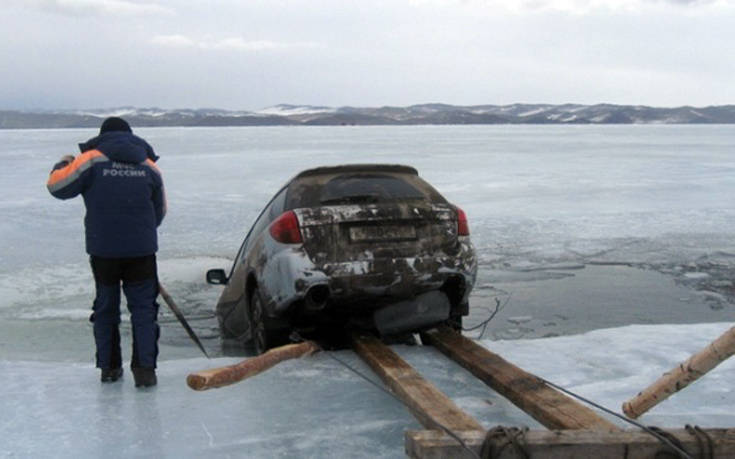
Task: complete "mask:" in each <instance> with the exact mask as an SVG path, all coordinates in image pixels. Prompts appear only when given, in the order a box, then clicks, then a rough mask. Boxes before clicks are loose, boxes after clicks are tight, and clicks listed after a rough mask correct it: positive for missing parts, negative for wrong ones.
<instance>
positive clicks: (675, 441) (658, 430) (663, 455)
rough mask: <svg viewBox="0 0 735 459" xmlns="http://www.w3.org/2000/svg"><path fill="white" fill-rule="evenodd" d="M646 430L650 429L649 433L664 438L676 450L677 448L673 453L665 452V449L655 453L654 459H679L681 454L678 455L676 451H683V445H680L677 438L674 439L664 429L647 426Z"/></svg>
mask: <svg viewBox="0 0 735 459" xmlns="http://www.w3.org/2000/svg"><path fill="white" fill-rule="evenodd" d="M648 428H649V429H651V431H653V432H656V433H657V434H658V435H661V436H662V437H664V438H666V439H667V440H669V441H670V442H671V443H672V444H674V445H676V448H677V450H674V451H673V453H672V452H671V451H669V450H667V449H666V448H664V449H662V450H659V451H657V452H656V454H655V455H654V457H655V458H656V459H659V458H661V459H664V458H667V457H671V456H673V457H679V456H680V454H681V453H679V451H678V450H682V451H683V450H684V445H682V444H681V442H680V441H679V439H678V438H676V437H675V436H674V435H672V434H671V433H670V432H667V431H665V430H664V429H661V428H660V427H656V426H648ZM666 446H667V447H668V445H666ZM690 457H691V456H690Z"/></svg>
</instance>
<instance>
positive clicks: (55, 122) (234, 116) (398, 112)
mask: <svg viewBox="0 0 735 459" xmlns="http://www.w3.org/2000/svg"><path fill="white" fill-rule="evenodd" d="M108 116H122V117H125V118H126V119H127V120H128V121H130V122H131V124H132V125H133V126H263V125H268V126H278V125H322V126H324V125H335V126H339V125H407V124H732V123H735V105H722V106H710V107H700V108H696V107H688V106H685V107H673V108H660V107H648V106H642V105H613V104H597V105H579V104H562V105H551V104H511V105H470V106H458V105H447V104H421V105H411V106H408V107H391V106H385V107H326V106H313V105H290V104H279V105H274V106H272V107H266V108H263V109H260V110H256V111H248V110H223V109H217V108H202V109H162V108H156V107H152V108H136V107H114V108H106V109H86V110H56V111H35V112H31V111H0V129H2V128H5V129H22V128H65V127H96V126H98V125H99V124H100V122H101V120H102V119H104V118H106V117H108Z"/></svg>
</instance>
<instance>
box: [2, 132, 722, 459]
mask: <svg viewBox="0 0 735 459" xmlns="http://www.w3.org/2000/svg"><path fill="white" fill-rule="evenodd" d="M134 129H135V132H136V133H138V134H140V135H142V136H143V137H145V138H146V139H147V140H149V141H150V142H151V144H152V145H153V146H154V147H155V149H156V151H157V153H158V154H159V155H161V160H160V162H159V165H160V167H161V169H162V170H163V175H164V180H165V183H166V186H167V194H168V201H169V215H168V216H167V217H166V220H165V221H164V223H163V225H162V226H161V229H160V247H161V249H160V251H159V253H158V261H159V273H160V276H161V280H162V283H163V284H164V285H165V286H166V287H167V289H168V291H169V292H170V293H171V294H172V296H173V297H174V298H175V299H176V300H177V302H178V303H179V306H180V307H181V309H182V310H183V311H184V313H185V314H186V316H187V317H188V318H189V320H190V322H191V324H192V326H193V327H194V329H195V330H196V332H197V334H198V335H200V337H201V338H202V339H203V341H204V344H205V346H206V347H207V349H208V351H209V352H210V353H211V354H213V355H221V350H220V347H219V337H218V333H217V326H216V320H215V319H214V317H213V307H214V303H215V301H216V299H217V297H218V295H219V293H220V287H217V286H210V285H207V284H206V283H205V282H204V273H205V272H206V270H207V269H209V268H223V269H226V270H227V269H229V267H230V265H231V261H230V260H231V259H232V257H233V256H234V254H235V253H236V251H237V249H238V247H239V244H240V243H241V241H242V239H243V237H244V236H245V234H246V232H247V231H248V229H249V227H250V225H251V224H252V222H253V221H254V220H255V218H256V217H257V215H258V214H259V212H260V210H261V209H262V208H263V206H264V205H265V204H266V203H267V201H268V199H270V197H272V196H273V194H274V193H275V192H276V191H277V190H278V189H279V187H280V186H281V185H283V184H284V183H285V182H286V181H287V180H288V179H289V178H290V177H292V176H293V175H295V174H296V173H297V172H299V171H301V170H303V169H306V168H310V167H315V166H321V165H334V164H341V163H360V162H363V163H365V162H367V163H376V162H386V163H403V164H409V165H412V166H415V167H416V168H417V169H418V170H419V172H420V174H421V175H422V176H423V177H424V178H426V179H427V180H428V181H429V182H430V183H431V184H433V185H434V186H435V187H436V188H438V189H439V190H440V191H441V192H442V193H443V194H444V195H445V196H446V197H447V198H448V199H449V200H450V201H451V202H453V203H455V204H457V205H459V206H460V207H462V208H463V209H464V210H465V212H466V213H467V215H468V218H469V222H470V229H471V233H472V240H473V242H474V244H475V246H476V248H477V253H478V259H479V265H480V266H479V278H478V286H477V288H476V289H475V291H474V292H473V295H472V297H471V306H472V309H471V316H470V317H469V318H468V320H467V324H468V325H477V324H478V323H480V321H481V320H482V319H484V318H486V317H487V316H488V314H489V313H490V312H491V310H492V307H493V306H494V305H495V301H496V300H498V301H501V302H503V303H504V304H505V309H503V311H501V312H499V313H498V314H497V316H496V317H495V319H494V320H493V321H492V322H491V323H490V325H489V328H488V329H487V333H486V334H485V335H484V337H485V338H488V337H492V338H495V339H512V338H528V337H533V338H539V337H544V336H546V337H551V336H556V335H570V334H577V333H582V332H585V331H588V330H591V329H597V328H603V327H622V328H615V329H608V330H600V331H594V332H590V333H587V334H584V335H575V336H561V337H557V338H544V339H536V340H515V341H511V340H508V341H492V342H489V341H488V342H486V343H485V344H486V345H488V346H489V347H491V348H492V349H494V350H496V351H498V352H499V353H500V354H502V355H503V356H505V357H507V358H508V359H509V360H511V361H513V362H515V363H517V364H519V365H521V366H522V367H524V368H527V369H529V370H530V371H533V372H537V373H538V374H540V375H541V376H544V377H546V378H548V379H550V380H552V381H555V382H557V383H559V384H562V385H567V386H568V387H569V388H570V389H573V390H578V391H579V392H580V393H582V394H583V395H586V396H589V397H591V398H593V399H595V400H597V401H600V402H602V403H603V404H606V405H608V406H611V407H613V408H617V407H618V406H619V405H620V402H622V401H623V400H625V399H626V398H628V397H630V396H632V395H634V394H635V393H636V392H637V391H639V390H640V389H641V388H643V387H644V386H646V385H647V384H648V383H649V382H650V381H652V380H653V379H655V378H656V377H657V376H658V375H660V374H661V373H662V372H664V371H666V370H668V369H669V368H670V367H671V366H673V365H675V364H676V363H677V362H678V361H679V360H682V359H684V358H686V357H687V356H688V354H689V353H691V352H694V351H696V350H697V349H698V348H699V347H701V346H703V345H704V343H705V342H707V341H709V340H711V339H713V338H715V337H716V336H717V335H718V334H719V333H721V332H722V331H724V329H725V328H726V325H725V324H724V323H725V322H732V319H733V317H734V316H735V315H734V314H733V312H734V309H733V301H735V300H734V298H735V290H733V279H735V208H733V206H732V200H733V196H735V159H733V154H732V145H733V141H734V134H735V132H734V131H733V127H732V126H691V125H689V126H410V127H386V126H380V127H324V128H322V127H265V128H190V129H180V128H150V129H136V128H135V127H134ZM96 133H97V130H95V129H69V130H19V131H0V161H2V164H3V168H2V170H0V195H1V196H3V198H2V200H0V241H1V243H2V246H1V250H0V374H2V376H3V381H4V384H7V389H6V390H5V391H3V392H2V393H0V412H1V413H2V417H0V438H1V439H2V440H0V456H11V457H29V456H30V457H33V456H54V457H59V456H63V457H72V456H74V457H98V456H101V455H105V456H112V457H123V456H125V457H129V456H174V457H177V456H184V457H201V456H204V455H218V456H228V455H231V456H253V457H294V456H297V457H301V456H306V457H342V456H353V457H354V456H358V457H360V456H363V457H367V456H370V457H375V456H378V457H401V456H402V444H403V438H402V432H403V430H404V429H405V428H415V427H417V426H418V425H417V424H416V423H415V421H413V420H412V418H411V416H410V415H408V414H407V412H406V411H405V409H403V408H402V407H401V406H399V405H397V404H396V403H395V402H394V401H393V400H391V399H389V398H387V397H386V396H385V395H384V394H382V393H380V392H377V391H376V390H375V389H374V388H372V387H371V386H369V385H367V384H366V383H364V382H363V381H361V380H360V379H358V378H357V377H356V376H355V375H354V374H352V373H351V372H349V371H347V370H346V369H344V368H343V367H341V366H340V365H339V364H337V363H336V362H335V361H334V360H332V359H331V358H329V357H328V356H327V355H326V354H324V355H321V356H315V357H313V358H311V359H308V360H301V361H297V362H289V363H286V364H284V365H282V366H281V367H278V368H276V369H274V370H272V371H269V372H268V373H266V374H263V375H260V376H258V377H257V378H256V379H253V380H252V381H248V382H245V383H243V384H239V385H237V386H234V387H231V388H226V389H220V390H217V391H211V392H206V393H194V392H192V391H190V390H189V389H187V388H186V387H185V385H184V378H185V376H186V374H187V372H189V371H191V370H197V369H202V368H207V367H210V366H217V365H222V364H226V363H229V362H233V361H234V360H232V359H228V358H218V359H217V360H213V361H206V360H204V359H200V358H196V356H197V355H198V351H197V350H196V348H194V347H193V346H192V345H191V344H190V343H189V341H188V338H187V337H186V334H185V333H184V332H183V331H182V330H181V328H180V327H179V326H178V324H177V323H176V320H175V319H174V318H173V317H172V315H171V313H170V312H169V311H168V310H167V309H166V308H165V307H162V308H161V315H160V323H161V325H162V338H161V356H162V359H164V360H163V361H162V363H161V368H160V381H161V385H160V386H159V387H158V388H156V389H154V390H152V391H137V390H135V389H134V388H133V387H132V384H131V378H130V374H129V373H127V374H126V377H125V381H123V382H122V383H121V384H115V385H109V386H108V385H105V386H100V385H99V382H98V381H97V376H98V375H97V373H96V370H95V369H93V368H92V367H91V364H89V363H87V362H91V361H92V358H93V350H92V338H91V330H90V324H89V323H88V321H87V317H88V312H89V308H90V307H91V302H92V293H93V292H92V290H93V285H92V277H91V273H90V271H89V265H88V260H87V256H86V255H85V253H84V236H83V223H82V221H83V214H84V208H83V204H82V202H81V200H79V199H76V200H72V201H66V202H60V201H57V200H54V199H53V198H51V197H50V196H49V195H48V193H47V191H46V190H45V187H44V186H43V184H44V181H45V179H46V177H47V174H48V171H49V169H50V168H51V166H52V164H53V163H54V162H55V161H56V160H57V159H58V158H59V157H60V156H61V155H63V154H67V153H76V151H75V150H76V145H77V143H78V142H81V141H84V140H86V139H87V138H90V137H92V136H94V135H96ZM123 310H124V307H123ZM123 314H125V313H123ZM702 322H711V323H712V324H710V325H708V324H701V323H702ZM646 323H648V324H650V323H657V324H670V323H677V324H680V325H657V326H651V325H647V326H643V325H638V326H626V325H629V324H646ZM693 323H700V324H699V325H692V324H693ZM482 331H484V330H482V329H477V330H475V331H473V332H470V333H468V336H470V335H471V336H473V337H474V336H479V334H480V333H481V332H482ZM121 333H122V335H123V341H124V343H125V345H124V346H127V345H128V343H129V340H130V330H129V324H128V323H127V318H125V317H124V318H123V326H122V330H121ZM396 349H397V350H398V351H399V352H400V353H401V354H402V355H403V356H404V357H405V358H406V359H407V360H408V361H409V362H410V363H412V364H413V365H415V366H416V367H417V368H419V369H420V370H421V371H422V372H425V373H426V374H427V375H429V376H430V378H431V379H432V380H433V381H434V382H435V383H436V384H437V385H438V386H439V387H440V388H441V389H443V390H445V391H446V392H447V393H449V394H450V395H451V396H452V398H453V399H454V400H455V401H456V402H457V403H458V404H459V405H460V406H462V407H463V408H466V409H467V410H468V411H470V412H471V413H472V414H473V415H475V416H477V417H478V419H480V420H481V422H483V423H484V425H486V426H488V427H489V426H492V425H494V424H497V423H504V424H513V425H517V424H529V425H531V426H536V424H535V423H534V421H533V420H530V419H529V418H528V417H527V416H525V415H524V414H523V413H522V412H520V411H519V410H517V409H516V408H515V407H513V406H512V405H510V404H509V403H507V402H506V401H504V400H502V399H500V398H499V397H497V396H496V395H495V394H494V393H493V392H492V391H489V390H488V389H486V388H485V387H484V386H483V385H482V384H478V383H477V381H475V380H474V378H472V377H471V376H470V375H469V374H468V373H466V372H465V371H464V370H461V369H459V368H456V366H454V365H451V364H449V363H448V362H447V361H446V360H445V359H443V358H440V357H438V356H437V355H436V353H435V352H433V351H432V350H431V349H424V348H419V347H416V348H407V347H400V346H399V347H396ZM612 350H614V352H612ZM128 354H129V349H126V348H125V347H124V348H123V357H124V358H125V359H126V361H129V355H128ZM338 355H339V356H340V357H341V358H344V359H346V360H348V361H349V362H351V363H352V364H354V365H356V366H357V367H359V368H362V369H363V370H364V369H365V367H364V365H362V364H361V363H360V362H359V360H358V359H357V358H356V357H355V356H354V355H352V354H351V353H349V352H343V353H340V354H338ZM550 356H552V357H550ZM733 376H735V375H733V369H732V363H731V362H728V363H725V364H723V365H722V366H721V367H718V369H716V370H715V372H713V373H712V374H710V375H708V376H707V377H706V378H704V379H703V380H702V381H700V382H698V383H696V384H695V385H694V386H693V387H691V388H688V389H687V390H686V391H685V392H683V393H681V394H679V395H676V396H675V397H674V398H672V399H671V400H669V401H667V402H665V403H664V404H662V405H661V406H659V407H657V408H656V409H654V410H653V411H652V412H651V413H650V414H649V415H647V417H646V418H644V420H645V422H646V423H652V424H659V425H664V426H681V425H683V424H684V423H698V424H700V425H703V426H733V418H732V416H733V415H732V413H733V412H735V409H734V408H735V406H734V403H733V393H732V389H731V385H728V382H727V381H732V378H733Z"/></svg>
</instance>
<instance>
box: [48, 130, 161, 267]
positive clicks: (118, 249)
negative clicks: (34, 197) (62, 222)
mask: <svg viewBox="0 0 735 459" xmlns="http://www.w3.org/2000/svg"><path fill="white" fill-rule="evenodd" d="M79 148H80V150H82V154H80V155H79V156H77V157H76V158H74V161H71V162H69V161H61V162H60V163H58V164H56V165H55V166H54V168H53V170H52V171H51V175H50V177H49V180H48V183H47V187H48V190H49V192H50V193H51V194H52V195H54V196H55V197H57V198H59V199H69V198H73V197H75V196H77V195H78V194H81V195H82V196H83V197H84V205H85V206H86V208H87V214H86V216H85V217H84V227H85V230H86V240H87V253H89V254H90V255H96V256H98V257H104V258H126V257H139V256H144V255H151V254H154V253H156V251H157V250H158V234H157V227H158V225H160V224H161V221H162V220H163V217H164V215H165V214H166V196H165V193H164V189H163V180H162V178H161V172H160V170H159V169H158V166H156V163H155V161H156V160H157V159H158V157H157V156H156V155H155V153H154V152H153V148H151V146H150V145H148V143H147V142H146V141H145V140H143V139H141V138H140V137H137V136H135V135H133V134H132V133H130V132H123V131H111V132H106V133H104V134H102V135H100V136H98V137H95V138H93V139H90V140H89V141H87V142H85V143H83V144H80V145H79Z"/></svg>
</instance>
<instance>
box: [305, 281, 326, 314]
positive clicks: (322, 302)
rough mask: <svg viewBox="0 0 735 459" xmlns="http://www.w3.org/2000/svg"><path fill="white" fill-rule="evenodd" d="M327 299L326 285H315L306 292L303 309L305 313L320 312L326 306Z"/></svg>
mask: <svg viewBox="0 0 735 459" xmlns="http://www.w3.org/2000/svg"><path fill="white" fill-rule="evenodd" d="M328 299H329V287H327V286H326V285H315V286H314V287H312V288H310V289H309V291H308V292H306V298H305V301H304V303H305V304H304V307H305V309H306V310H307V311H321V310H322V309H324V308H325V307H326V306H327V300H328Z"/></svg>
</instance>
